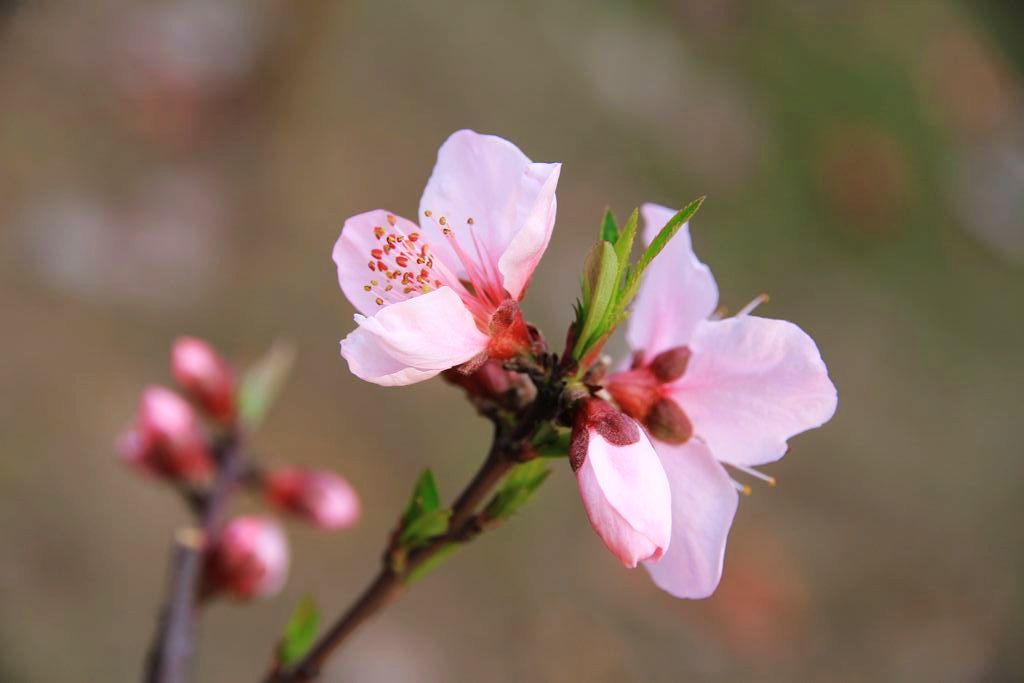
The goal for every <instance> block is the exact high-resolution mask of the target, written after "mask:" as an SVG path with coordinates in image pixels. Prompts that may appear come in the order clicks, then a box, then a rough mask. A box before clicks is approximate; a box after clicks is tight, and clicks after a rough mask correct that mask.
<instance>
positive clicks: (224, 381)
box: [171, 337, 235, 422]
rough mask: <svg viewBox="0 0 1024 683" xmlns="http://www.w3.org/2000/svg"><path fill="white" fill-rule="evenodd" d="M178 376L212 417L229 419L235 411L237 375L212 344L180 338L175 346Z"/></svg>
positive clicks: (173, 368) (174, 364)
mask: <svg viewBox="0 0 1024 683" xmlns="http://www.w3.org/2000/svg"><path fill="white" fill-rule="evenodd" d="M171 371H172V373H173V374H174V379H175V380H176V381H177V382H178V384H179V385H181V388H182V389H184V390H185V393H187V394H188V395H189V397H190V398H192V399H193V400H194V401H195V402H196V403H198V404H199V405H200V406H201V407H202V408H203V410H204V411H206V413H207V414H209V415H210V417H212V418H214V419H216V420H220V421H222V422H229V421H230V420H231V419H232V418H233V417H234V414H235V378H234V374H233V373H232V372H231V368H230V367H229V366H228V364H227V363H225V362H224V360H223V359H222V358H221V357H220V356H219V355H218V354H217V352H216V351H214V350H213V347H211V346H210V345H209V344H207V343H206V342H205V341H203V340H202V339H196V338H195V337H179V338H178V339H176V340H175V342H174V346H173V347H172V348H171Z"/></svg>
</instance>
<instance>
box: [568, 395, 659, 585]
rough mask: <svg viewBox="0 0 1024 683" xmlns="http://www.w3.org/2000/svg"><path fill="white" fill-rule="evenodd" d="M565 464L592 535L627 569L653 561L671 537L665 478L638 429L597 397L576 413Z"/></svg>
mask: <svg viewBox="0 0 1024 683" xmlns="http://www.w3.org/2000/svg"><path fill="white" fill-rule="evenodd" d="M569 463H570V464H571V465H572V468H573V470H574V471H575V472H576V481H577V483H578V485H579V489H580V497H581V498H582V499H583V507H584V509H585V510H586V512H587V517H588V518H589V519H590V524H591V526H593V527H594V531H596V532H597V535H598V536H600V537H601V540H602V541H604V544H605V545H606V546H607V547H608V549H609V550H610V551H611V552H612V554H614V555H615V556H616V557H617V558H619V561H621V562H622V564H623V565H625V566H626V567H629V568H632V567H635V566H636V565H637V563H638V562H640V561H643V560H657V559H659V558H660V557H661V556H662V555H663V554H664V552H665V550H666V549H667V548H668V544H669V540H670V539H671V536H672V500H671V493H670V491H669V484H668V479H667V477H666V476H665V470H664V469H663V468H662V466H661V461H660V460H659V459H658V455H657V453H655V451H654V447H653V446H652V445H651V442H650V441H649V440H648V439H647V436H646V435H645V434H644V433H643V430H641V429H640V427H639V425H637V423H636V422H635V421H634V420H633V419H632V418H630V417H627V416H626V415H624V414H623V413H621V412H619V411H618V410H617V409H616V408H614V407H613V406H612V405H611V404H609V403H607V402H605V401H603V400H601V399H597V398H589V399H584V400H583V401H581V402H580V403H579V405H578V407H577V410H576V418H575V422H574V424H573V430H572V439H571V442H570V445H569Z"/></svg>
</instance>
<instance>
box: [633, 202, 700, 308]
mask: <svg viewBox="0 0 1024 683" xmlns="http://www.w3.org/2000/svg"><path fill="white" fill-rule="evenodd" d="M703 203H704V197H698V198H697V199H694V200H693V201H692V202H690V203H689V204H687V205H686V207H685V208H683V209H682V210H681V211H680V212H679V213H677V214H676V215H675V216H672V218H671V219H669V221H668V223H666V224H665V226H664V227H663V228H662V229H661V230H660V231H659V232H658V234H657V235H656V236H655V238H654V239H653V240H651V244H650V246H648V247H647V249H645V250H644V253H643V254H641V255H640V259H639V260H638V261H637V262H636V267H635V268H633V272H632V273H630V275H629V279H628V281H627V282H626V286H625V288H624V289H623V291H622V296H621V297H620V300H619V302H618V303H617V305H616V307H615V308H616V310H617V312H619V313H620V314H621V312H623V311H624V310H625V308H626V306H628V305H629V304H630V302H631V301H632V300H633V297H634V296H636V292H637V290H638V289H639V288H640V280H641V278H642V277H643V274H644V271H645V270H646V269H647V266H649V265H650V264H651V261H653V260H654V257H655V256H657V255H658V254H660V253H661V250H662V249H664V248H665V245H666V244H668V241H669V240H670V239H672V238H673V237H675V234H676V233H677V232H679V229H680V228H681V227H683V225H684V224H685V223H686V221H688V220H690V218H692V217H693V214H695V213H697V210H698V209H700V205H701V204H703Z"/></svg>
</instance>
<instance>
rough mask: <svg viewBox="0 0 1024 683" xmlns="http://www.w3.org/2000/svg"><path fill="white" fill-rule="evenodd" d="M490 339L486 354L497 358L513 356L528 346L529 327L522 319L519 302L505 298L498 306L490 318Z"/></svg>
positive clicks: (504, 358)
mask: <svg viewBox="0 0 1024 683" xmlns="http://www.w3.org/2000/svg"><path fill="white" fill-rule="evenodd" d="M489 332H490V335H491V341H490V343H489V344H488V345H487V354H488V355H489V356H490V357H491V358H495V359H497V360H507V359H509V358H514V357H516V356H518V355H519V354H521V353H523V352H524V351H526V350H528V349H529V348H530V345H531V342H532V339H531V337H530V328H529V327H527V325H526V321H524V320H523V313H522V311H520V310H519V304H517V303H516V302H515V301H513V300H512V299H505V300H504V301H502V302H501V305H500V306H498V308H497V310H495V311H494V314H493V315H491V320H490V330H489Z"/></svg>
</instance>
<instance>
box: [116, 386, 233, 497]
mask: <svg viewBox="0 0 1024 683" xmlns="http://www.w3.org/2000/svg"><path fill="white" fill-rule="evenodd" d="M117 445H118V451H119V453H120V456H121V459H122V460H123V461H124V462H125V463H127V464H129V465H132V466H133V467H137V468H139V469H141V470H143V471H145V472H147V473H149V474H154V475H158V476H163V477H167V478H169V479H176V480H187V481H197V480H202V479H205V478H206V477H208V476H209V474H210V473H211V472H212V471H213V458H212V456H211V455H210V451H209V449H208V448H207V445H206V439H205V437H204V436H203V433H202V431H201V430H200V429H199V425H198V423H197V422H196V418H195V413H194V412H193V410H192V406H190V405H189V404H188V403H187V402H186V401H185V400H184V399H183V398H181V397H180V396H178V395H177V394H176V393H174V392H173V391H171V390H169V389H165V388H164V387H160V386H152V387H148V388H147V389H146V390H145V391H144V392H143V394H142V401H141V403H140V405H139V413H138V417H137V419H136V423H135V426H134V428H132V429H129V430H128V431H127V432H125V433H124V434H122V435H121V437H120V438H119V439H118V444H117Z"/></svg>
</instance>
